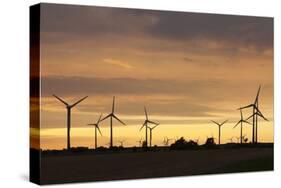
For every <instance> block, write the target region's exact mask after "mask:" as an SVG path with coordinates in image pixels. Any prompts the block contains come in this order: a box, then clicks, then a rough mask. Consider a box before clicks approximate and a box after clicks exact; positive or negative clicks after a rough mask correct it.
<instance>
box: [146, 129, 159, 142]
mask: <svg viewBox="0 0 281 188" xmlns="http://www.w3.org/2000/svg"><path fill="white" fill-rule="evenodd" d="M157 126H158V125H155V126H154V127H149V126H147V128H148V129H149V132H150V136H149V145H150V147H151V143H152V131H153V129H155V128H156V127H157Z"/></svg>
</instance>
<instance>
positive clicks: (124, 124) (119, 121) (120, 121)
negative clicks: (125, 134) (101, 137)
mask: <svg viewBox="0 0 281 188" xmlns="http://www.w3.org/2000/svg"><path fill="white" fill-rule="evenodd" d="M113 117H114V118H115V119H116V120H118V121H119V122H120V123H122V124H123V125H126V124H125V123H124V122H123V121H121V120H120V119H119V118H118V117H116V116H115V115H114V114H113Z"/></svg>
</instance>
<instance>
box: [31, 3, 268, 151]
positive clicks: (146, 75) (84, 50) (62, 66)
mask: <svg viewBox="0 0 281 188" xmlns="http://www.w3.org/2000/svg"><path fill="white" fill-rule="evenodd" d="M40 36H41V46H40V47H41V76H42V80H41V84H42V87H41V97H42V98H41V130H40V135H41V145H40V148H43V149H47V148H49V149H54V148H56V149H61V148H65V147H66V109H65V107H64V105H63V104H62V103H60V102H59V101H58V100H57V99H55V98H54V97H53V96H52V94H56V95H58V96H59V97H61V98H63V99H65V100H66V101H67V102H69V103H73V102H75V101H76V100H78V99H79V98H82V97H84V96H86V95H87V96H89V97H88V98H87V99H86V100H85V101H83V102H82V103H81V104H79V105H77V106H76V107H75V108H73V110H72V129H71V141H72V146H86V147H91V148H92V147H93V146H94V142H93V140H94V138H93V131H94V129H93V127H89V126H87V124H88V123H94V122H96V120H97V118H98V117H99V115H100V113H103V114H104V115H106V114H108V113H109V112H110V110H111V104H112V97H113V96H116V108H115V110H116V115H117V116H118V117H119V118H120V119H121V120H123V121H124V122H125V123H126V124H127V126H123V125H121V124H120V123H119V122H117V121H114V123H113V125H114V130H113V131H114V145H120V143H119V142H118V141H119V140H126V141H125V142H124V145H125V146H135V145H138V143H137V140H139V139H140V138H141V137H142V138H144V134H145V133H144V130H142V131H141V132H140V131H139V128H140V127H141V125H142V123H143V121H144V118H145V116H144V109H143V108H144V105H145V106H146V107H147V110H148V114H149V118H150V119H151V120H153V121H156V122H159V123H160V126H159V127H157V128H156V129H155V130H154V132H153V144H157V145H163V143H162V142H163V137H164V136H167V137H169V138H177V137H181V136H184V137H185V138H187V139H197V138H199V142H200V144H202V143H203V142H205V140H206V137H207V136H209V137H210V136H214V137H215V138H217V136H218V127H217V126H216V125H215V124H213V123H212V122H211V121H210V120H215V121H219V122H222V121H224V120H226V119H228V120H229V122H228V123H226V124H225V126H223V127H222V138H221V139H222V141H221V142H222V143H226V142H229V140H228V139H229V138H231V137H232V136H234V137H235V136H239V134H240V129H239V128H236V129H233V126H234V125H235V123H236V122H237V121H238V120H239V119H240V114H239V111H238V110H237V108H239V107H240V106H243V105H248V104H250V103H252V102H254V99H255V95H256V93H257V89H258V86H259V84H261V86H262V89H261V93H260V101H259V107H260V110H261V111H262V112H263V114H264V115H265V116H266V117H267V118H268V119H269V120H270V121H269V122H265V121H262V120H261V119H260V121H259V132H258V133H259V141H262V142H273V19H272V18H263V17H247V16H228V15H215V14H199V13H184V12H172V11H171V12H170V11H169V12H167V11H151V10H135V9H120V8H118V9H117V8H103V7H88V6H70V5H54V4H52V5H51V4H43V5H42V9H41V33H40ZM250 113H251V111H250V110H249V111H248V110H245V111H244V116H245V117H247V116H249V115H250ZM100 128H101V131H102V133H103V136H102V137H101V136H99V138H98V142H99V143H98V144H99V145H103V146H106V144H107V143H108V142H109V120H106V121H104V122H102V123H101V125H100ZM34 132H36V131H34ZM244 132H245V134H246V136H247V137H248V138H249V139H250V140H251V126H249V125H245V128H244Z"/></svg>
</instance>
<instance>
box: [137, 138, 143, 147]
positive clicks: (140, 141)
mask: <svg viewBox="0 0 281 188" xmlns="http://www.w3.org/2000/svg"><path fill="white" fill-rule="evenodd" d="M137 143H139V146H140V147H141V144H142V137H141V139H140V140H138V141H137Z"/></svg>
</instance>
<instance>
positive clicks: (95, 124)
mask: <svg viewBox="0 0 281 188" xmlns="http://www.w3.org/2000/svg"><path fill="white" fill-rule="evenodd" d="M87 125H96V124H94V123H90V124H87Z"/></svg>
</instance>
